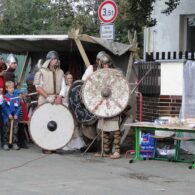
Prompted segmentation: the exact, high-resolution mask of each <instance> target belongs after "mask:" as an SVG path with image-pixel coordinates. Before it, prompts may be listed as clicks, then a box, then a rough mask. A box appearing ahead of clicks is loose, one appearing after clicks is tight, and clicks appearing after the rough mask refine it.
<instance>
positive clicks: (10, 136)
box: [9, 119, 14, 144]
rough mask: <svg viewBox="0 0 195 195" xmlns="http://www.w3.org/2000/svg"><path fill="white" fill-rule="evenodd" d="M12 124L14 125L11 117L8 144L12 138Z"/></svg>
mask: <svg viewBox="0 0 195 195" xmlns="http://www.w3.org/2000/svg"><path fill="white" fill-rule="evenodd" d="M13 126H14V119H11V125H10V132H9V144H12V140H13V139H12V138H13Z"/></svg>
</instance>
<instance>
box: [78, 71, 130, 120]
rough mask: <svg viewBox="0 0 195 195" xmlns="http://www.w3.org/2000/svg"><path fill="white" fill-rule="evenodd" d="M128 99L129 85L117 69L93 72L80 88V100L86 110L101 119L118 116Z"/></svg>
mask: <svg viewBox="0 0 195 195" xmlns="http://www.w3.org/2000/svg"><path fill="white" fill-rule="evenodd" d="M129 97H130V88H129V84H128V82H127V80H126V78H125V77H124V76H123V74H122V72H121V71H119V70H117V69H110V68H105V69H100V70H97V71H95V72H94V73H93V74H91V75H90V76H89V78H88V79H87V80H86V81H85V83H84V85H83V87H82V100H83V103H84V104H85V106H86V108H87V109H88V110H89V111H90V112H91V113H93V114H94V115H96V116H98V117H102V118H111V117H114V116H117V115H118V114H120V113H121V112H122V111H123V110H124V109H125V108H126V106H127V104H128V102H129Z"/></svg>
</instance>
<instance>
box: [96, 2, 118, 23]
mask: <svg viewBox="0 0 195 195" xmlns="http://www.w3.org/2000/svg"><path fill="white" fill-rule="evenodd" d="M105 4H111V5H112V6H113V7H114V10H115V13H114V16H113V17H112V18H111V19H110V20H105V19H104V18H103V17H102V16H101V10H102V7H103V6H104V5H105ZM117 15H118V7H117V5H116V3H115V2H114V1H104V2H103V3H101V5H100V7H99V8H98V17H99V19H100V20H101V21H102V22H103V23H106V24H108V23H111V22H113V21H114V20H115V19H116V17H117Z"/></svg>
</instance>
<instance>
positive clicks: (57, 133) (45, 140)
mask: <svg viewBox="0 0 195 195" xmlns="http://www.w3.org/2000/svg"><path fill="white" fill-rule="evenodd" d="M73 132H74V120H73V117H72V114H71V112H70V111H69V110H68V108H66V107H65V106H64V105H61V104H50V103H45V104H42V105H41V106H39V107H38V108H36V110H35V111H34V112H33V114H32V117H31V119H30V135H31V137H32V140H33V141H34V142H35V144H37V145H38V146H39V147H41V148H43V149H45V150H57V149H60V148H63V147H64V146H65V145H66V144H67V143H68V142H69V141H70V139H71V138H72V135H73Z"/></svg>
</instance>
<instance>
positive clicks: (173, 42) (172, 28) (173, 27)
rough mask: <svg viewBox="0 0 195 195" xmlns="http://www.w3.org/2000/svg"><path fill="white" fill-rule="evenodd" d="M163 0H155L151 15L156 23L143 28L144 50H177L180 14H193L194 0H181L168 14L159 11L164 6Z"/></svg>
mask: <svg viewBox="0 0 195 195" xmlns="http://www.w3.org/2000/svg"><path fill="white" fill-rule="evenodd" d="M164 1H165V0H161V1H156V3H155V6H154V12H153V17H155V18H156V19H157V25H156V26H154V27H152V28H149V29H145V32H144V54H145V52H161V51H165V52H166V51H179V50H180V49H181V48H180V47H181V42H182V40H181V36H182V35H181V33H182V32H181V29H180V26H181V25H180V22H181V16H183V15H191V14H195V0H181V3H180V5H179V6H178V7H177V8H176V9H175V10H174V11H173V12H172V13H171V14H170V15H168V16H166V15H165V14H162V13H161V11H162V10H163V9H165V8H166V6H165V5H164Z"/></svg>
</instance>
